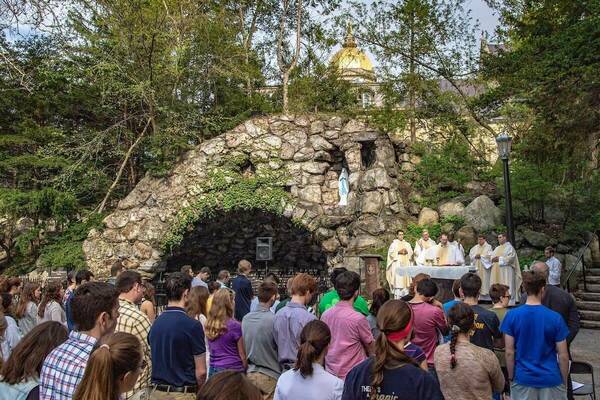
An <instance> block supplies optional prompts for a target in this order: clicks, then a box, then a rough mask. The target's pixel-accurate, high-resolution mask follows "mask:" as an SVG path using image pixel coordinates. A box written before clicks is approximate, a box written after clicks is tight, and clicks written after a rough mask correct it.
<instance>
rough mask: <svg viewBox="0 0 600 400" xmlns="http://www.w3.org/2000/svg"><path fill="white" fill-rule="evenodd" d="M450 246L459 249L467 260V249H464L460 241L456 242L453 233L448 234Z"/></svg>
mask: <svg viewBox="0 0 600 400" xmlns="http://www.w3.org/2000/svg"><path fill="white" fill-rule="evenodd" d="M448 244H450V245H451V246H456V247H458V250H459V251H460V254H462V256H463V258H465V248H464V247H463V245H462V244H460V241H458V240H454V233H452V232H450V233H449V234H448Z"/></svg>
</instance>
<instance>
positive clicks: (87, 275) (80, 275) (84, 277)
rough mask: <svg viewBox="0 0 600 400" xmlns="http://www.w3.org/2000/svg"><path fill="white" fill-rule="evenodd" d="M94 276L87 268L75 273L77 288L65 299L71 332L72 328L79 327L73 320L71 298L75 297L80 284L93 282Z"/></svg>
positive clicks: (68, 325)
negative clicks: (74, 294)
mask: <svg viewBox="0 0 600 400" xmlns="http://www.w3.org/2000/svg"><path fill="white" fill-rule="evenodd" d="M93 278H94V274H92V272H91V271H88V270H87V269H82V270H80V271H77V274H75V288H74V289H73V291H72V292H71V294H69V297H67V300H66V301H65V314H66V316H67V328H68V329H69V332H71V331H72V330H78V329H79V328H77V327H76V326H75V324H74V322H73V310H72V306H71V300H72V299H73V293H74V291H75V289H76V288H78V287H79V286H81V285H83V284H84V283H86V282H91V281H92V279H93Z"/></svg>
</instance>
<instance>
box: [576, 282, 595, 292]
mask: <svg viewBox="0 0 600 400" xmlns="http://www.w3.org/2000/svg"><path fill="white" fill-rule="evenodd" d="M577 288H579V290H581V291H583V290H584V287H583V283H579V284H577ZM585 289H587V290H586V292H592V293H600V284H597V283H588V284H587V287H586V288H585Z"/></svg>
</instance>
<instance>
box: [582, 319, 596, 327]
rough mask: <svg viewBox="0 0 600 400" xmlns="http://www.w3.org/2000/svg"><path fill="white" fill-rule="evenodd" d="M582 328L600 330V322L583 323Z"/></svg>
mask: <svg viewBox="0 0 600 400" xmlns="http://www.w3.org/2000/svg"><path fill="white" fill-rule="evenodd" d="M581 327H582V328H587V329H600V321H585V320H583V321H581Z"/></svg>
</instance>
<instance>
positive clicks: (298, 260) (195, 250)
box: [165, 209, 328, 274]
mask: <svg viewBox="0 0 600 400" xmlns="http://www.w3.org/2000/svg"><path fill="white" fill-rule="evenodd" d="M258 237H272V238H274V240H273V246H272V253H273V260H271V261H268V262H258V263H253V264H255V267H257V268H258V269H260V270H264V269H263V267H266V266H268V267H269V268H270V269H271V270H277V271H282V272H283V273H285V274H290V273H291V271H294V270H295V271H297V270H322V269H323V266H325V265H326V263H327V256H328V254H326V253H325V252H324V251H323V248H322V246H321V243H320V241H319V240H318V239H317V238H316V237H315V235H312V234H311V232H310V231H308V230H307V228H306V227H305V226H302V225H300V224H296V223H294V222H293V221H292V219H291V218H287V217H285V216H283V215H277V214H275V213H270V212H265V211H262V210H258V209H251V210H239V209H237V210H232V211H218V212H216V213H215V214H214V215H212V216H211V217H208V218H204V219H202V220H200V221H198V222H197V223H196V224H195V226H194V228H193V229H191V230H190V231H188V232H186V234H185V237H184V239H183V240H182V241H181V243H180V245H178V246H176V247H175V248H174V249H173V250H172V251H170V252H167V254H166V257H165V261H166V266H165V268H166V270H167V271H176V270H179V269H180V268H181V266H182V265H186V264H190V265H201V266H203V267H209V268H211V269H212V270H213V272H214V273H215V274H216V272H217V271H218V270H220V269H223V268H225V269H230V270H234V269H235V267H236V265H237V262H238V261H239V260H241V259H247V260H254V259H255V256H256V238H258Z"/></svg>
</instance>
